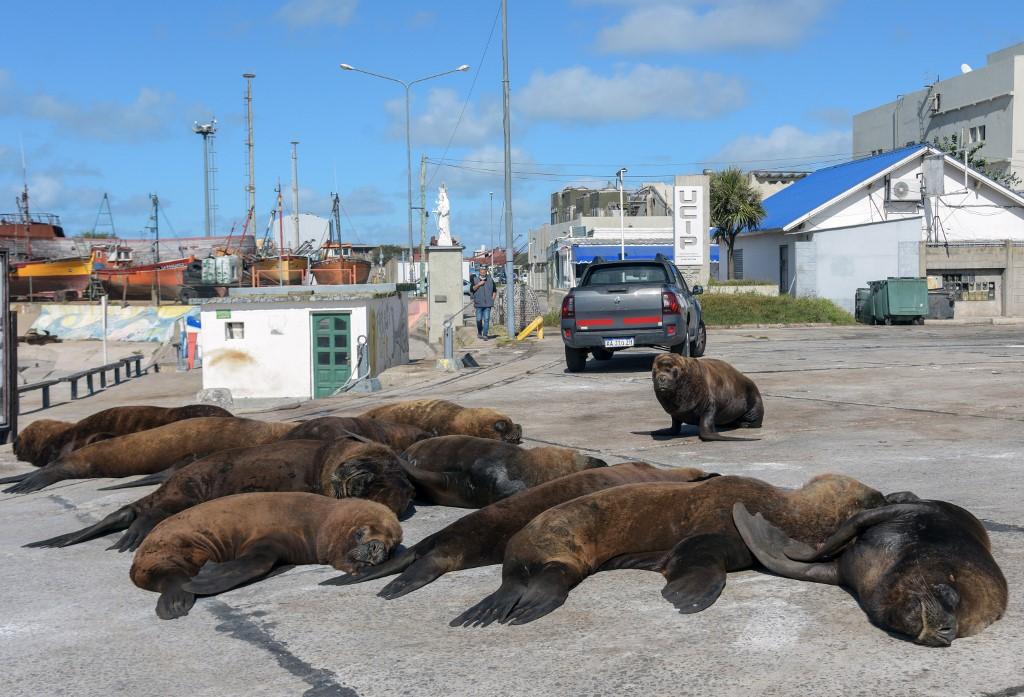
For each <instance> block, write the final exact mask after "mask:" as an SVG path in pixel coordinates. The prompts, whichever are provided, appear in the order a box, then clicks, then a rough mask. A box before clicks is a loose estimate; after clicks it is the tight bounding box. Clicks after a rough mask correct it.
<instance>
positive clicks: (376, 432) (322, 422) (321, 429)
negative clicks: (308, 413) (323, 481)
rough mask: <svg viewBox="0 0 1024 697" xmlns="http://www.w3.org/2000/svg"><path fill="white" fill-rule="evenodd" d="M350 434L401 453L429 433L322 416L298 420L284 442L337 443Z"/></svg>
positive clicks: (355, 418) (404, 426) (360, 419)
mask: <svg viewBox="0 0 1024 697" xmlns="http://www.w3.org/2000/svg"><path fill="white" fill-rule="evenodd" d="M353 433H354V434H356V435H357V436H363V437H364V438H369V439H370V440H372V441H376V442H378V443H383V444H384V445H387V446H390V447H392V448H394V449H395V450H396V451H397V452H402V451H403V450H405V449H406V448H408V447H409V446H410V445H412V444H413V443H416V442H417V441H421V440H423V439H425V438H430V434H429V433H427V432H426V431H424V430H423V429H421V428H417V427H415V426H409V425H408V424H400V423H392V422H390V421H381V420H379V419H369V418H365V417H362V416H321V417H319V418H317V419H310V420H309V421H300V422H299V425H298V426H297V427H296V428H295V430H294V431H292V432H291V433H289V434H288V435H287V436H285V439H286V440H292V439H306V438H311V439H313V440H336V439H338V438H344V437H345V436H348V435H350V434H353Z"/></svg>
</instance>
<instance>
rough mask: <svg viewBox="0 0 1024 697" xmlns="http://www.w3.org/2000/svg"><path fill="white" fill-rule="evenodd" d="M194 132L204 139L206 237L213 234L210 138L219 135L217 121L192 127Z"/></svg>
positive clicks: (196, 124)
mask: <svg viewBox="0 0 1024 697" xmlns="http://www.w3.org/2000/svg"><path fill="white" fill-rule="evenodd" d="M192 131H193V132H194V133H196V134H198V135H200V136H202V137H203V208H204V227H203V231H204V236H205V237H209V236H210V235H211V234H213V209H212V205H213V204H212V202H211V195H210V193H211V192H210V172H211V170H212V169H213V167H212V165H211V164H210V138H212V137H214V135H215V134H216V133H217V119H211V121H210V123H199V122H198V121H196V122H195V124H194V125H193V126H192Z"/></svg>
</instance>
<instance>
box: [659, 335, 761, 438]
mask: <svg viewBox="0 0 1024 697" xmlns="http://www.w3.org/2000/svg"><path fill="white" fill-rule="evenodd" d="M651 377H652V378H653V381H654V396H655V397H657V398H658V402H659V403H660V404H661V406H662V408H663V409H664V410H665V411H666V412H668V414H669V416H671V417H672V428H670V429H664V430H662V431H659V432H658V433H660V434H662V435H673V436H674V435H679V433H680V431H681V429H682V425H683V424H689V425H691V426H697V427H698V428H699V429H700V439H701V440H757V439H756V438H733V437H730V436H723V435H721V434H720V433H718V431H717V430H716V426H738V427H741V428H761V421H762V420H763V419H764V404H763V403H762V401H761V393H760V392H758V390H757V385H755V384H754V381H753V380H751V379H750V378H748V377H747V376H746V375H744V374H743V373H741V372H740V371H738V370H736V369H735V368H733V367H732V366H731V365H729V364H728V363H726V362H725V361H719V360H715V359H714V358H685V357H683V356H677V355H675V354H672V353H664V354H662V355H660V356H658V357H657V358H655V359H654V368H653V369H652V371H651Z"/></svg>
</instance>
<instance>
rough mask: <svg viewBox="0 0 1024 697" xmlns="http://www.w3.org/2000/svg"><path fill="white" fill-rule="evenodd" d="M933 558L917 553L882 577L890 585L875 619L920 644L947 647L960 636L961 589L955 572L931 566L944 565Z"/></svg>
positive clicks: (885, 590) (884, 592) (882, 597)
mask: <svg viewBox="0 0 1024 697" xmlns="http://www.w3.org/2000/svg"><path fill="white" fill-rule="evenodd" d="M934 562H938V563H937V564H936V563H934ZM934 562H931V563H930V560H924V559H920V558H918V557H915V558H914V559H910V560H907V562H906V563H905V564H902V565H901V566H899V567H897V568H896V569H892V570H890V571H889V572H888V573H887V574H886V576H885V577H883V579H882V583H883V584H887V585H889V588H885V589H884V591H883V593H882V595H881V601H880V602H879V604H878V608H879V609H880V612H877V614H878V615H879V617H877V618H875V617H872V619H876V620H877V623H878V624H880V625H882V626H883V627H885V628H886V629H891V630H893V631H895V632H899V633H900V634H905V635H906V636H908V637H911V638H912V639H913V640H914V642H915V643H917V644H923V645H924V646H943V647H944V646H949V645H950V644H951V643H953V640H954V639H956V637H957V632H958V630H959V625H958V621H957V610H958V609H959V606H960V592H959V591H958V590H957V589H956V587H955V586H956V581H955V576H954V575H953V574H951V573H948V572H947V570H946V569H939V568H929V567H932V566H945V565H944V564H942V563H941V561H940V560H934ZM887 582H888V583H887ZM870 609H871V608H869V610H870Z"/></svg>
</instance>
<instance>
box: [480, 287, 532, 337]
mask: <svg viewBox="0 0 1024 697" xmlns="http://www.w3.org/2000/svg"><path fill="white" fill-rule="evenodd" d="M507 288H508V286H502V287H501V288H499V289H498V298H497V300H495V301H494V318H493V319H492V321H491V324H492V325H493V324H498V325H499V326H502V327H504V326H505V324H506V320H505V292H506V290H507ZM513 300H514V301H515V307H514V308H513V318H514V320H515V327H516V333H518V332H521V331H522V330H523V329H525V328H526V325H528V324H529V323H530V322H532V321H533V320H534V319H535V318H536V317H538V316H539V315H541V314H543V313H542V311H541V302H540V298H538V297H537V292H536V291H535V290H534V289H533V288H531V287H530V286H528V285H526V284H525V283H521V282H519V283H516V284H515V295H514V298H513Z"/></svg>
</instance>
